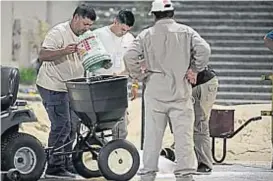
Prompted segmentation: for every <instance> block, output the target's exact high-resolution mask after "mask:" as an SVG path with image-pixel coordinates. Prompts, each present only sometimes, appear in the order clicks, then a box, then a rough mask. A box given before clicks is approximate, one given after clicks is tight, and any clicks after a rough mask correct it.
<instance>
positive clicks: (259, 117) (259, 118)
mask: <svg viewBox="0 0 273 181" xmlns="http://www.w3.org/2000/svg"><path fill="white" fill-rule="evenodd" d="M261 119H262V116H257V117H253V118H250V119H249V121H259V120H261Z"/></svg>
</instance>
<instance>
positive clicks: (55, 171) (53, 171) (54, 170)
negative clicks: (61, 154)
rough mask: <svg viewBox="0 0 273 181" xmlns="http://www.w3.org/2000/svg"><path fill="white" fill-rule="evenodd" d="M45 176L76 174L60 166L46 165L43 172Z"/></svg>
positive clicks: (59, 176) (62, 176)
mask: <svg viewBox="0 0 273 181" xmlns="http://www.w3.org/2000/svg"><path fill="white" fill-rule="evenodd" d="M45 177H46V178H76V175H74V174H72V173H70V172H69V171H67V170H66V169H64V168H62V167H48V168H47V170H46V172H45Z"/></svg>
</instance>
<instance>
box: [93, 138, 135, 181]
mask: <svg viewBox="0 0 273 181" xmlns="http://www.w3.org/2000/svg"><path fill="white" fill-rule="evenodd" d="M139 164H140V158H139V154H138V151H137V149H136V147H135V146H134V145H133V144H132V143H130V142H129V141H127V140H123V139H118V140H112V141H110V142H109V143H107V144H106V145H105V146H104V147H103V148H102V149H101V151H100V154H99V159H98V165H99V169H100V171H101V173H102V175H103V176H104V177H105V178H106V179H108V180H115V181H127V180H130V179H131V178H133V177H134V176H135V174H136V173H137V171H138V169H139Z"/></svg>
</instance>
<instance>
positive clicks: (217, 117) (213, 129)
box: [209, 109, 262, 163]
mask: <svg viewBox="0 0 273 181" xmlns="http://www.w3.org/2000/svg"><path fill="white" fill-rule="evenodd" d="M261 119H262V117H261V116H257V117H252V118H250V119H248V120H247V121H246V122H245V123H244V124H243V125H241V126H240V127H239V128H238V129H236V130H235V129H234V110H222V109H213V110H212V111H211V117H210V120H209V129H210V137H211V138H212V157H213V160H214V161H215V162H216V163H222V162H223V161H224V160H225V158H226V155H227V139H231V138H233V137H234V136H235V135H237V134H238V133H239V132H240V131H241V130H242V129H243V128H245V127H246V126H247V125H248V124H249V123H251V122H252V121H258V120H261ZM217 138H220V139H223V150H222V151H223V152H222V156H221V158H216V155H215V149H216V148H215V141H216V139H217Z"/></svg>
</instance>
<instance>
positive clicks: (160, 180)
mask: <svg viewBox="0 0 273 181" xmlns="http://www.w3.org/2000/svg"><path fill="white" fill-rule="evenodd" d="M194 178H195V181H273V170H272V169H270V165H269V164H268V165H263V166H253V165H249V164H248V165H247V164H230V165H215V166H214V171H213V173H212V174H211V175H198V176H195V177H194ZM58 180H59V179H41V180H40V181H58ZM75 180H77V181H79V180H81V181H83V180H84V179H81V178H78V179H74V180H67V181H75ZM138 180H139V178H138V176H136V177H135V178H134V179H132V181H138ZM89 181H105V179H104V178H97V179H89ZM156 181H175V179H174V176H173V175H172V174H164V175H163V174H162V175H160V174H159V175H158V176H157V179H156Z"/></svg>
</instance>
